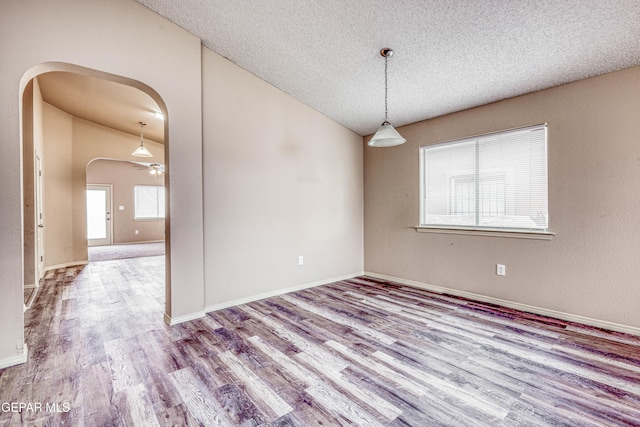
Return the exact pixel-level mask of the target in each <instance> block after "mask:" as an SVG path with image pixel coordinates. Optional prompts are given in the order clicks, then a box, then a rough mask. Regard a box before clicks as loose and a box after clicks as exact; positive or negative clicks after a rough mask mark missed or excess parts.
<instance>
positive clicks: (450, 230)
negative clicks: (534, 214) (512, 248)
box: [414, 225, 555, 240]
mask: <svg viewBox="0 0 640 427" xmlns="http://www.w3.org/2000/svg"><path fill="white" fill-rule="evenodd" d="M414 228H415V229H416V231H417V232H418V233H442V234H466V235H472V236H490V237H512V238H517V239H534V240H551V239H553V236H555V234H553V233H549V232H546V231H519V230H518V231H517V230H506V229H504V230H500V229H489V228H487V229H479V228H462V227H460V228H458V227H438V226H435V225H417V226H415V227H414Z"/></svg>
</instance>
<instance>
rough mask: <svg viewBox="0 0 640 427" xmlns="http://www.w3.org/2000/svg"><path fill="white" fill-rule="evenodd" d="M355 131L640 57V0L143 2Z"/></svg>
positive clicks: (505, 94) (419, 117)
mask: <svg viewBox="0 0 640 427" xmlns="http://www.w3.org/2000/svg"><path fill="white" fill-rule="evenodd" d="M137 1H138V2H140V3H142V4H144V5H146V6H147V7H149V8H150V9H152V10H154V11H156V12H157V13H159V14H160V15H162V16H164V17H166V18H168V19H169V20H171V21H173V22H174V23H176V24H178V25H179V26H181V27H183V28H185V29H186V30H188V31H189V32H191V33H193V34H194V35H196V36H198V37H200V38H201V39H202V43H203V44H204V45H205V46H206V47H208V48H209V49H211V50H213V51H215V52H217V53H219V54H221V55H223V56H225V57H227V58H228V59H230V60H231V61H233V62H235V63H236V64H238V65H240V66H241V67H242V68H244V69H246V70H248V71H250V72H251V73H253V74H255V75H257V76H259V77H260V78H262V79H264V80H266V81H267V82H269V83H271V84H273V85H274V86H276V87H278V88H280V89H281V90H283V91H285V92H287V93H289V94H290V95H292V96H294V97H295V98H297V99H299V100H300V101H302V102H304V103H306V104H308V105H310V106H311V107H313V108H315V109H316V110H318V111H321V112H322V113H324V114H325V115H327V116H329V117H331V118H332V119H334V120H336V121H338V122H340V123H342V124H344V125H345V126H346V127H348V128H350V129H352V130H354V131H355V132H357V133H359V134H361V135H366V134H370V133H373V132H374V131H375V129H376V128H377V127H378V126H379V124H380V123H381V122H382V119H383V117H384V60H383V59H382V57H381V56H380V55H379V53H378V52H379V50H380V49H381V48H383V47H391V48H392V49H394V51H395V55H394V56H393V58H391V59H390V60H389V119H390V121H391V122H392V124H394V125H395V126H396V127H397V126H399V125H404V124H408V123H413V122H416V121H420V120H424V119H428V118H432V117H436V116H440V115H443V114H447V113H451V112H454V111H459V110H464V109H467V108H470V107H474V106H478V105H482V104H487V103H490V102H493V101H497V100H500V99H505V98H510V97H513V96H517V95H520V94H524V93H528V92H532V91H536V90H540V89H544V88H548V87H552V86H555V85H559V84H562V83H567V82H571V81H575V80H580V79H583V78H586V77H590V76H594V75H598V74H602V73H606V72H610V71H615V70H619V69H622V68H628V67H631V66H634V65H638V64H640V1H638V0H537V1H535V0H502V1H498V0H482V1H478V0H466V1H464V0H424V1H418V0H393V1H391V0H358V1H345V0H315V1H314V0H260V1H257V0H253V1H250V0H181V1H174V0H137Z"/></svg>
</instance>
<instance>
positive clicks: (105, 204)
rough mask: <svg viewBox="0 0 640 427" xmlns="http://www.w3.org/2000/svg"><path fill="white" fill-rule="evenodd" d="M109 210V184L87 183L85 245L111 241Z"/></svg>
mask: <svg viewBox="0 0 640 427" xmlns="http://www.w3.org/2000/svg"><path fill="white" fill-rule="evenodd" d="M111 211H112V199H111V186H110V185H95V184H89V185H87V245H89V246H106V245H111V244H112V243H113V239H112V235H113V232H112V231H113V230H112V226H111V224H112V223H111Z"/></svg>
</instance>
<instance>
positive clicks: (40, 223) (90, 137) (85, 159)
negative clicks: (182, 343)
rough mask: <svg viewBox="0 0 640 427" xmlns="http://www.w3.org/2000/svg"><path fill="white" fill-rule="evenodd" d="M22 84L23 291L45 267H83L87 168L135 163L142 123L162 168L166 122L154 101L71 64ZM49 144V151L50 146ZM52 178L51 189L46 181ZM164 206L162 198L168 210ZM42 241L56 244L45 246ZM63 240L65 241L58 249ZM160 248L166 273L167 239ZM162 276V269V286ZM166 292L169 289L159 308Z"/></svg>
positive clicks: (142, 91) (38, 71)
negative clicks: (109, 161)
mask: <svg viewBox="0 0 640 427" xmlns="http://www.w3.org/2000/svg"><path fill="white" fill-rule="evenodd" d="M25 79H28V80H27V81H28V83H27V84H26V85H25V89H24V91H23V94H22V96H23V109H22V118H23V120H22V126H23V188H24V191H23V194H24V197H23V203H24V210H23V212H24V214H23V215H24V242H25V244H24V260H25V261H24V278H25V280H24V285H25V286H30V285H33V286H37V284H38V282H39V279H40V278H41V277H42V274H43V273H44V270H47V269H48V268H52V267H61V266H65V265H78V264H82V263H86V262H87V261H88V255H87V235H86V234H87V227H86V201H85V200H86V199H85V198H86V191H85V189H86V165H87V164H88V163H89V162H90V161H91V160H93V159H95V158H104V157H107V158H114V159H121V160H131V159H135V157H132V156H131V153H132V152H133V151H134V150H135V148H136V147H137V145H138V141H139V137H138V135H139V129H140V125H139V122H141V121H144V122H145V124H146V128H145V140H146V144H147V146H148V147H149V148H150V149H151V151H152V152H153V153H154V154H155V155H156V156H157V157H161V158H162V164H163V165H166V164H167V163H168V152H169V151H168V148H167V142H168V141H167V138H165V135H166V134H168V132H167V130H168V120H167V119H168V118H167V111H166V106H165V104H164V102H163V100H162V98H161V97H160V96H159V94H157V93H156V92H155V91H154V90H153V89H151V88H150V87H148V86H146V85H144V84H142V83H140V82H138V81H135V80H131V79H127V78H124V77H121V76H116V75H112V74H108V73H103V72H100V71H96V70H91V69H87V68H83V67H79V66H75V65H71V64H64V63H47V64H41V65H39V66H36V67H33V68H32V69H31V70H29V71H28V72H27V73H26V74H25V78H24V79H23V81H25ZM53 110H55V112H53V113H51V111H53ZM48 132H50V134H49V133H48ZM49 143H53V144H55V147H53V148H51V147H48V146H47V144H49ZM154 144H155V145H154ZM39 164H41V167H39V166H38V165H39ZM164 172H165V173H164V174H163V175H164V176H163V183H164V184H165V186H167V187H168V182H169V180H168V179H167V176H168V174H169V170H168V167H166V169H165V170H164ZM52 176H55V184H53V182H54V181H48V178H50V177H52ZM40 195H42V197H40ZM50 200H54V201H53V202H51V201H50ZM169 203H170V201H169V197H168V191H167V197H166V206H167V208H168V206H169ZM167 210H168V209H167ZM69 217H72V218H73V221H69V220H68V218H69ZM168 221H169V220H168V219H167V222H168ZM166 228H167V229H168V228H169V227H168V224H167V227H166ZM47 234H50V235H55V236H56V239H55V240H54V239H51V238H49V239H48V238H47ZM61 236H62V237H61ZM61 238H62V239H66V240H65V241H63V242H60V241H59V240H60V239H61ZM56 245H58V247H56ZM165 245H166V251H165V252H166V253H167V263H166V264H167V266H168V265H169V259H168V257H169V256H170V251H169V250H168V247H169V245H170V239H169V238H168V236H167V239H166V241H165ZM167 271H168V268H167V269H165V272H164V276H165V282H166V281H167V280H166V278H167ZM167 293H168V285H167V287H166V288H165V301H166V300H167Z"/></svg>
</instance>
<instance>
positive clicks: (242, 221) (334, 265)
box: [203, 49, 363, 308]
mask: <svg viewBox="0 0 640 427" xmlns="http://www.w3.org/2000/svg"><path fill="white" fill-rule="evenodd" d="M203 115H204V129H203V136H204V141H203V155H204V159H203V163H204V165H205V168H204V191H205V193H204V202H205V257H206V262H205V283H206V289H205V292H206V293H205V302H206V306H207V307H209V308H215V307H219V306H220V305H225V304H228V303H230V302H233V301H237V300H238V299H241V298H251V297H254V296H256V295H264V294H268V293H269V292H273V291H276V290H279V289H283V288H287V287H291V286H298V285H303V284H307V283H313V282H316V281H322V280H327V279H329V278H333V277H341V276H345V275H352V274H356V273H359V272H361V271H362V268H363V251H362V239H363V235H362V233H363V222H362V221H363V220H362V209H363V194H362V137H360V136H358V135H356V134H354V133H353V132H351V131H349V130H347V129H346V128H344V127H343V126H341V125H339V124H337V123H335V122H333V121H332V120H330V119H328V118H327V117H325V116H323V115H322V114H320V113H318V112H317V111H314V110H312V109H311V108H309V107H308V106H306V105H304V104H302V103H300V102H299V101H296V100H295V99H293V98H292V97H290V96H289V95H287V94H285V93H283V92H282V91H280V90H278V89H276V88H274V87H273V86H270V85H268V84H267V83H265V82H264V81H262V80H260V79H258V78H257V77H255V76H253V75H251V74H249V73H248V72H246V71H244V70H242V69H241V68H240V67H238V66H236V65H234V64H232V63H231V62H229V61H228V60H226V59H224V58H222V57H221V56H219V55H217V54H215V53H213V52H211V51H209V50H207V49H203ZM300 255H302V256H303V257H304V264H303V265H302V266H298V256H300Z"/></svg>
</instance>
